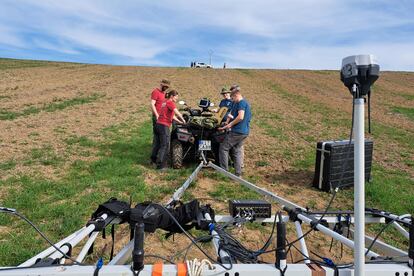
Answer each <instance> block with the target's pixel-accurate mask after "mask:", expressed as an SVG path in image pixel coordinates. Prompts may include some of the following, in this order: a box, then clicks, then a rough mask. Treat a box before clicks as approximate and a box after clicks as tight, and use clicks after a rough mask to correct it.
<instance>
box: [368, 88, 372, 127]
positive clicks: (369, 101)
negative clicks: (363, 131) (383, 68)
mask: <svg viewBox="0 0 414 276" xmlns="http://www.w3.org/2000/svg"><path fill="white" fill-rule="evenodd" d="M368 133H370V134H371V88H370V89H369V90H368Z"/></svg>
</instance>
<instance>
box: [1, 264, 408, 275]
mask: <svg viewBox="0 0 414 276" xmlns="http://www.w3.org/2000/svg"><path fill="white" fill-rule="evenodd" d="M95 269H96V267H95V266H92V265H90V266H65V267H63V266H52V267H38V268H25V269H23V270H21V269H15V270H4V271H2V270H0V275H1V276H18V275H19V276H20V275H22V274H24V275H33V276H38V275H62V276H74V275H76V276H90V275H94V272H95ZM323 270H324V271H323ZM323 270H322V271H321V273H324V274H313V273H312V270H311V269H310V268H309V266H308V265H306V264H288V269H287V270H286V272H285V274H284V275H285V276H311V275H326V276H334V275H335V274H334V270H333V269H331V268H325V267H324V268H323ZM396 272H399V275H405V274H404V273H412V270H411V268H409V267H408V266H407V265H403V264H366V266H365V273H366V275H367V276H387V275H396ZM177 273H178V269H177V266H176V265H170V264H166V265H163V268H162V275H163V276H176V275H177ZM225 273H228V275H237V274H236V273H238V275H247V276H257V275H260V276H280V275H281V273H280V271H279V270H277V269H276V268H275V266H274V265H273V264H234V265H233V267H232V269H230V270H225V269H224V268H222V267H220V266H218V265H215V268H214V270H207V271H203V273H202V275H204V276H217V275H225ZM99 275H100V276H133V275H134V274H133V272H132V271H131V267H130V266H129V265H105V266H103V267H102V268H101V269H100V270H99ZM139 275H140V276H151V275H153V265H146V266H145V267H144V269H143V270H142V271H141V272H140V273H139ZM352 275H354V269H352V268H347V269H340V270H339V271H338V276H352ZM408 275H409V274H408Z"/></svg>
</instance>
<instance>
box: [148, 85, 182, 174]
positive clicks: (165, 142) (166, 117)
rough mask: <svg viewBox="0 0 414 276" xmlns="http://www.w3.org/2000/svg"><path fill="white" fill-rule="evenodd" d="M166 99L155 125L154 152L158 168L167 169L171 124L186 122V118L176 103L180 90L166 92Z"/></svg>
mask: <svg viewBox="0 0 414 276" xmlns="http://www.w3.org/2000/svg"><path fill="white" fill-rule="evenodd" d="M165 98H166V100H165V101H164V102H163V103H162V105H161V109H160V112H159V116H158V120H157V123H156V125H155V146H154V148H153V153H155V156H156V160H155V161H156V164H157V169H158V170H165V169H167V159H168V152H169V145H170V126H171V124H172V121H173V120H175V121H177V122H179V123H181V124H185V120H184V118H183V116H182V115H181V113H180V112H179V111H178V109H177V107H176V105H175V103H176V102H177V101H178V92H177V91H175V90H169V91H167V92H166V94H165Z"/></svg>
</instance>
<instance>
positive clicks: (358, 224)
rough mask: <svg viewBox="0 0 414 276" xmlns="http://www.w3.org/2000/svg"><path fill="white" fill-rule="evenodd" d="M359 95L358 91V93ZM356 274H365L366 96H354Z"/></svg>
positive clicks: (362, 275)
mask: <svg viewBox="0 0 414 276" xmlns="http://www.w3.org/2000/svg"><path fill="white" fill-rule="evenodd" d="M357 95H358V93H357ZM354 104H355V111H354V135H355V136H354V137H355V138H354V208H355V210H354V211H355V240H354V242H355V248H354V260H355V275H356V276H364V275H365V134H364V98H362V97H356V98H354Z"/></svg>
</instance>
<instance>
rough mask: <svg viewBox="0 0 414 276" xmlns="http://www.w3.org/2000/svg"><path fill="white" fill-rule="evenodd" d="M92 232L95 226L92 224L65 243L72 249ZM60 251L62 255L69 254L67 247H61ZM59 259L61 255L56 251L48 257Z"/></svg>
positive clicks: (105, 215)
mask: <svg viewBox="0 0 414 276" xmlns="http://www.w3.org/2000/svg"><path fill="white" fill-rule="evenodd" d="M100 218H101V219H103V220H106V219H107V218H108V215H107V214H103V215H101V217H100ZM93 231H95V225H94V224H90V225H89V226H88V227H86V228H84V229H83V230H82V231H80V232H79V233H78V234H77V235H76V236H75V237H73V238H72V239H71V240H69V241H67V243H69V244H70V245H71V246H72V247H74V246H75V245H77V244H78V243H79V242H81V241H82V240H83V239H84V238H85V237H86V236H88V235H89V234H90V233H92V232H93ZM60 250H61V251H62V252H63V253H65V254H67V253H68V252H69V250H70V248H69V246H67V245H63V246H62V247H61V248H60ZM61 257H63V255H62V253H60V252H59V251H56V252H55V253H53V254H52V255H50V256H49V258H52V259H57V258H61Z"/></svg>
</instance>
